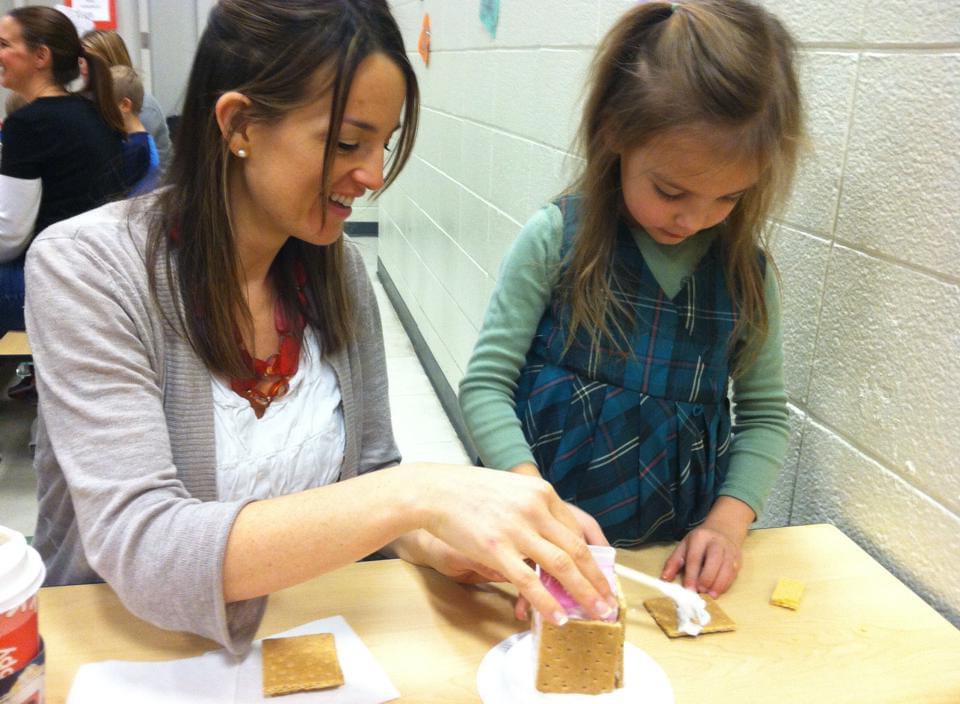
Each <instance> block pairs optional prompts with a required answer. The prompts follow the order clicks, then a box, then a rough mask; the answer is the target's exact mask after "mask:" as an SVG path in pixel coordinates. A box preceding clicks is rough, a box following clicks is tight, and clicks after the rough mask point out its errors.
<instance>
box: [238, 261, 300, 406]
mask: <svg viewBox="0 0 960 704" xmlns="http://www.w3.org/2000/svg"><path fill="white" fill-rule="evenodd" d="M294 276H295V277H296V280H297V299H298V302H299V303H300V305H301V306H302V307H303V306H306V303H307V297H306V295H304V293H303V286H304V283H305V282H306V275H305V274H304V271H303V265H302V264H300V262H297V263H296V264H295V265H294ZM273 320H274V325H275V326H276V328H277V334H278V336H279V337H280V346H279V349H278V350H277V353H276V354H274V355H271V356H269V357H267V359H255V358H254V357H253V355H251V354H250V353H249V352H248V351H247V348H246V346H245V345H244V344H243V338H241V337H240V335H239V333H238V334H237V342H238V343H239V345H240V354H241V355H242V356H243V363H244V365H246V366H247V367H248V368H249V369H250V370H251V371H252V372H253V376H250V377H245V378H243V379H231V380H230V388H231V389H233V390H234V391H235V392H237V393H238V394H240V395H241V396H243V397H244V398H245V399H247V401H249V402H250V406H251V407H252V408H253V412H254V413H255V414H256V415H257V418H262V417H263V414H264V413H266V411H267V408H268V407H269V406H270V404H271V403H273V400H274V399H276V398H279V397H281V396H283V395H284V394H285V393H287V391H288V390H289V389H290V379H291V377H293V375H294V374H296V373H297V368H298V367H299V366H300V349H301V346H302V339H303V328H304V325H305V323H304V319H303V314H302V313H298V314H297V316H296V319H295V320H294V325H290V321H288V320H287V315H286V313H285V312H284V309H283V302H282V301H280V300H279V299H278V300H277V304H276V306H275V308H274V310H273Z"/></svg>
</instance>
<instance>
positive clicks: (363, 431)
mask: <svg viewBox="0 0 960 704" xmlns="http://www.w3.org/2000/svg"><path fill="white" fill-rule="evenodd" d="M418 102H419V99H418V90H417V84H416V79H415V76H414V73H413V69H412V68H411V66H410V64H409V62H408V60H407V57H406V53H405V51H404V47H403V42H402V38H401V36H400V32H399V30H398V28H397V26H396V23H395V21H394V20H393V18H392V17H391V15H390V13H389V10H388V7H387V3H386V1H385V0H348V1H345V0H336V1H334V0H323V1H321V0H222V2H220V3H219V4H218V5H217V6H216V7H215V8H214V10H213V11H212V13H211V15H210V19H209V23H208V25H207V28H206V30H205V32H204V34H203V36H202V38H201V40H200V45H199V48H198V50H197V55H196V58H195V60H194V64H193V69H192V71H191V75H190V79H189V84H188V87H187V93H186V98H185V103H184V110H183V117H182V120H183V122H182V124H183V127H184V129H182V130H179V131H178V133H177V137H176V140H177V141H176V148H175V150H174V160H173V163H172V166H171V173H170V175H169V182H170V186H169V188H167V189H162V190H161V191H160V192H159V193H157V194H155V195H152V196H147V197H144V198H138V199H134V200H131V201H128V202H127V203H118V204H113V205H109V206H106V207H104V208H101V209H99V210H97V211H94V212H91V213H87V214H85V215H83V216H81V217H79V218H75V219H73V220H71V221H69V222H67V223H63V224H62V225H60V226H58V227H55V228H52V229H51V230H50V231H48V232H47V233H44V236H43V237H41V238H40V239H39V240H38V241H37V242H36V243H35V245H34V246H33V247H32V248H31V252H30V255H29V258H28V262H27V277H28V281H29V285H30V291H31V295H30V297H29V299H28V302H27V322H28V326H29V327H28V331H29V333H30V335H31V344H32V346H33V350H34V355H35V356H36V358H37V362H38V368H39V369H41V370H42V372H43V375H42V377H41V378H40V380H39V384H38V387H39V394H40V416H41V418H42V423H41V427H40V429H39V443H38V447H37V454H36V461H35V466H36V469H37V472H38V475H39V482H40V519H39V522H38V526H37V530H36V536H35V542H34V544H35V545H36V547H37V549H38V550H39V551H40V552H41V554H42V555H43V556H44V560H45V563H46V565H47V577H48V581H47V583H48V584H65V583H75V582H88V581H95V580H98V579H104V580H106V581H107V582H108V583H109V584H110V585H111V586H112V587H113V588H114V590H116V592H117V593H118V594H119V596H120V598H121V599H122V600H123V602H124V603H125V604H126V606H127V607H128V608H130V609H131V610H132V611H133V612H135V613H137V614H139V615H140V616H141V617H142V618H145V619H147V620H149V621H151V622H153V623H155V624H158V625H160V626H163V627H166V628H171V629H178V630H187V631H192V632H195V633H199V634H201V635H204V636H206V637H208V638H212V639H215V640H217V641H219V642H221V643H223V644H224V645H225V646H226V647H227V648H228V649H229V650H231V651H233V652H240V651H243V650H244V649H245V648H247V647H248V646H249V643H250V640H251V638H252V636H253V634H254V632H255V630H256V628H257V625H258V623H259V620H260V617H261V615H262V613H263V608H264V598H263V597H264V596H265V595H267V594H269V593H271V592H273V591H276V590H278V589H283V588H285V587H288V586H291V585H293V584H296V583H298V582H301V581H303V580H305V579H309V578H311V577H313V576H315V575H317V574H320V573H322V572H325V571H328V570H331V569H335V568H336V567H339V566H341V565H344V564H347V563H349V562H351V561H354V560H356V559H359V558H361V557H363V556H364V555H367V554H369V553H372V552H374V551H376V550H378V549H380V548H382V547H384V546H389V549H392V550H394V551H395V552H396V554H398V555H400V556H402V557H405V558H406V559H408V560H411V561H414V562H417V563H420V564H427V565H431V566H433V567H435V568H436V569H438V570H439V571H441V572H444V573H446V574H449V575H452V576H456V577H458V578H461V579H474V580H476V579H483V578H499V577H500V576H502V577H503V578H505V579H507V580H509V581H511V582H513V583H514V584H516V585H517V587H518V588H519V589H520V591H521V592H522V593H523V594H524V595H526V596H528V597H529V599H530V600H531V602H532V604H533V605H534V607H535V608H537V609H539V610H540V611H541V612H542V613H544V614H545V615H546V616H547V617H549V618H554V619H555V620H560V621H562V620H565V617H564V615H563V612H562V611H561V610H560V608H559V605H558V604H557V602H556V601H555V600H554V599H553V598H552V597H551V596H550V595H549V594H548V593H547V592H546V591H545V590H544V589H543V587H542V585H541V584H540V582H539V580H538V579H537V578H536V576H535V574H534V572H533V570H532V569H531V568H530V567H529V565H528V563H527V562H526V560H528V559H529V560H533V561H536V562H539V563H541V564H548V565H550V566H551V569H552V570H553V571H554V572H555V573H556V574H557V576H558V577H559V578H560V579H561V581H562V582H563V583H564V584H565V585H566V586H567V588H568V589H569V591H570V592H571V593H572V594H573V595H574V596H575V597H576V598H577V599H578V600H579V601H580V602H581V603H583V604H585V605H587V607H588V608H589V609H590V611H591V613H595V614H596V615H598V616H599V615H600V614H603V613H606V612H608V610H609V608H610V607H609V603H608V601H609V599H610V598H611V595H610V591H609V587H608V586H607V584H606V582H605V580H604V579H603V577H602V575H601V574H600V573H599V571H598V569H597V567H596V565H595V564H594V563H593V561H592V559H591V558H590V556H589V551H588V550H587V548H586V545H585V542H584V540H583V538H582V537H581V531H580V529H579V527H578V525H577V522H576V519H575V518H574V517H573V516H572V514H571V513H570V511H569V509H568V508H567V507H566V506H565V505H564V504H563V503H562V502H561V501H560V500H559V498H558V497H557V496H556V494H555V493H554V492H553V491H552V489H550V487H549V485H547V484H546V483H545V482H543V481H541V480H539V479H534V478H531V477H520V476H506V475H502V474H500V473H496V472H493V471H477V470H475V469H471V468H468V467H448V466H428V465H417V464H408V465H398V463H399V459H400V458H399V455H398V453H397V449H396V445H395V443H394V440H393V436H392V432H391V424H390V416H389V408H388V403H387V392H386V372H385V363H384V356H383V342H382V337H381V331H380V323H379V318H378V315H377V308H376V303H375V300H374V296H373V293H372V290H371V286H370V283H369V281H368V279H367V277H366V274H365V271H364V268H363V265H362V262H361V260H360V256H359V254H358V252H357V251H356V249H355V248H354V247H353V246H351V245H350V244H349V243H345V242H344V241H343V239H342V236H341V235H342V229H343V221H344V220H345V219H346V218H347V216H348V215H349V214H350V203H351V202H352V201H353V199H354V198H356V197H359V196H361V195H363V194H364V193H365V192H366V191H379V190H380V189H381V188H383V187H384V186H385V185H387V184H388V183H389V182H390V181H391V180H392V179H393V178H394V177H395V175H396V173H397V172H398V170H399V169H400V168H401V167H402V166H403V164H404V162H405V161H406V159H407V157H408V156H409V154H410V150H411V148H412V144H413V140H414V134H415V130H416V121H417V111H418ZM401 113H402V120H401ZM395 132H399V135H398V136H397V137H396V138H395V139H393V138H392V135H394V133H395ZM388 143H391V144H392V147H391V148H392V151H390V152H389V157H390V158H389V159H387V161H388V162H389V167H390V168H389V170H388V171H387V174H386V175H385V174H384V161H385V150H386V149H387V145H388ZM54 310H56V312H55V313H54V312H53V311H54ZM54 318H55V319H54ZM374 470H378V471H374Z"/></svg>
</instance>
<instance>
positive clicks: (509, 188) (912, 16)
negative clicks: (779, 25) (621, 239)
mask: <svg viewBox="0 0 960 704" xmlns="http://www.w3.org/2000/svg"><path fill="white" fill-rule="evenodd" d="M631 4H632V3H631V2H629V0H565V1H564V2H550V3H547V2H542V1H541V0H503V2H502V7H501V17H500V27H499V31H498V34H497V38H496V39H491V38H490V37H489V35H487V34H486V32H485V31H484V30H483V28H482V26H481V24H480V22H479V19H478V16H477V14H478V5H479V1H478V0H423V1H421V0H396V1H395V2H394V3H393V5H394V11H395V13H396V16H397V18H398V20H399V22H400V24H401V27H402V29H403V31H404V35H405V39H406V42H407V46H408V47H409V48H410V49H411V57H412V59H413V61H414V64H415V66H416V67H417V72H418V76H419V78H420V80H421V87H422V91H423V105H424V108H423V114H422V120H423V122H422V129H421V133H420V134H421V136H420V139H419V142H418V145H417V150H416V156H415V158H414V159H413V161H412V163H411V164H410V165H409V167H408V168H407V170H406V171H405V172H404V174H403V175H402V176H401V179H400V181H399V182H398V183H397V185H396V186H395V187H394V188H393V189H392V190H391V191H389V192H388V193H387V194H385V195H384V196H383V198H381V199H380V201H379V221H380V232H381V240H380V257H381V260H382V264H383V267H384V268H385V270H386V271H387V273H388V274H389V276H390V277H391V278H392V280H393V281H394V283H395V284H396V286H397V289H398V291H399V292H400V295H401V296H402V297H403V300H404V302H405V304H406V305H407V307H408V308H409V309H410V311H411V313H412V315H413V318H414V319H415V322H416V324H417V325H418V327H419V329H420V332H421V334H422V335H423V336H424V338H425V340H426V342H427V345H428V346H429V349H430V352H431V353H432V354H433V356H434V357H435V359H436V360H437V362H438V363H439V366H440V368H441V369H442V370H443V373H444V375H445V379H446V381H447V382H448V383H449V384H450V385H451V386H452V387H453V388H454V389H455V388H456V386H457V384H458V383H459V381H460V378H461V377H462V375H463V370H464V368H465V366H466V363H467V360H468V358H469V355H470V352H471V349H472V346H473V343H474V341H475V339H476V335H477V330H478V328H479V326H480V324H481V321H482V316H483V312H484V309H485V306H486V302H487V299H488V297H489V295H490V292H491V290H492V288H493V285H494V281H495V278H496V276H497V270H498V265H499V262H500V259H501V257H502V256H503V253H504V252H505V250H506V248H507V247H508V246H509V244H510V243H511V242H512V240H513V238H514V237H515V236H516V233H517V231H518V230H519V228H520V226H521V224H522V223H523V222H524V221H525V220H526V219H527V218H528V217H529V215H530V214H531V213H532V212H533V211H534V210H535V209H536V208H537V207H538V205H540V204H541V203H542V202H544V201H545V200H546V199H548V198H549V197H550V196H551V195H553V194H554V193H556V192H557V191H559V190H560V189H561V187H562V186H563V185H564V183H565V182H566V179H567V175H568V174H569V172H570V168H571V166H572V165H573V162H574V160H575V157H573V156H571V155H570V154H569V145H570V142H571V140H572V137H573V130H574V128H575V125H576V121H577V118H578V102H579V99H580V96H581V92H582V85H583V76H584V70H585V68H586V66H587V63H588V61H589V59H590V56H591V54H592V51H593V48H594V47H595V45H596V43H597V41H598V39H599V37H602V35H603V33H604V32H605V31H606V29H607V28H608V27H609V26H610V24H611V23H612V22H613V21H614V19H615V18H616V17H617V15H618V14H619V13H621V12H622V11H623V10H624V9H626V8H627V7H629V6H630V5H631ZM766 5H767V6H768V7H769V8H770V9H771V10H772V11H774V12H776V13H777V14H778V15H779V16H780V17H782V18H783V19H784V21H785V22H786V23H787V24H788V25H789V26H790V28H791V29H792V30H793V31H794V33H795V35H796V36H797V38H798V39H799V40H800V42H801V45H802V56H801V59H802V81H803V86H804V90H805V95H806V100H807V106H808V112H809V123H810V132H811V136H812V138H813V150H812V151H811V153H810V154H809V155H808V156H807V157H806V158H805V160H804V163H803V168H802V173H801V176H800V178H799V182H798V184H797V188H796V190H795V193H794V196H793V198H792V201H791V203H790V207H789V208H788V210H787V212H786V214H785V216H784V221H783V222H782V223H781V227H780V228H779V230H778V232H777V234H776V235H775V237H774V240H773V253H774V255H775V257H776V261H777V262H778V264H779V266H780V269H781V273H782V277H783V289H784V318H785V355H786V363H787V375H786V376H787V387H788V391H789V396H790V409H791V416H792V418H791V422H792V428H793V433H792V438H791V446H790V451H789V453H788V457H787V463H786V467H785V470H784V472H783V474H782V476H781V478H780V481H779V484H778V486H777V488H776V490H775V492H774V495H773V496H772V498H771V500H770V504H769V507H768V511H767V513H766V515H765V516H764V517H763V520H762V525H786V524H801V523H810V522H820V521H826V522H831V523H834V524H836V525H838V526H839V527H840V528H842V529H843V530H844V531H845V532H846V533H847V534H848V535H850V536H851V537H852V538H854V539H855V540H856V541H857V542H858V543H860V545H862V546H863V547H864V548H865V549H866V550H867V551H868V552H870V553H871V554H873V555H874V556H875V557H877V558H878V559H879V560H880V561H881V562H883V563H884V564H885V565H886V566H887V567H888V568H889V569H890V570H891V571H893V572H894V573H895V574H897V575H898V576H899V577H900V578H901V579H903V580H904V581H905V582H907V583H908V584H909V585H910V586H911V587H912V588H913V589H915V590H916V591H917V592H918V593H920V594H921V595H922V596H924V597H925V598H926V599H927V600H928V601H929V602H930V603H932V604H933V605H934V606H936V607H937V608H938V609H939V610H940V611H941V612H942V613H944V614H945V615H946V616H947V617H948V618H950V619H951V620H952V621H953V622H954V623H956V624H958V625H960V582H958V580H957V579H956V577H955V572H956V570H955V569H954V568H953V567H952V565H955V564H956V562H957V561H958V558H960V459H958V457H960V431H958V426H960V404H958V403H957V401H956V392H955V390H954V384H957V383H960V266H958V265H960V160H958V156H957V154H958V152H957V146H956V145H957V144H958V143H960V3H954V2H937V1H936V0H918V1H917V2H911V3H905V2H899V1H896V0H879V1H874V2H866V0H849V1H848V2H843V3H837V2H833V1H832V0H766ZM424 12H429V13H430V17H431V20H432V25H433V36H432V42H433V53H432V55H431V61H430V66H429V68H426V67H424V66H423V63H422V61H421V60H420V58H419V56H417V55H416V53H415V52H413V49H414V48H415V46H416V39H417V34H418V32H419V27H420V22H421V18H422V15H423V13H424ZM948 565H949V566H950V567H947V566H948Z"/></svg>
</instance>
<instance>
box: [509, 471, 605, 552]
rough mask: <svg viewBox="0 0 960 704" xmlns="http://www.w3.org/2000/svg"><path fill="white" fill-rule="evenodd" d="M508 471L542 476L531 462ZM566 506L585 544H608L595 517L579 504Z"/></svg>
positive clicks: (530, 475)
mask: <svg viewBox="0 0 960 704" xmlns="http://www.w3.org/2000/svg"><path fill="white" fill-rule="evenodd" d="M510 471H511V472H513V473H514V474H525V475H526V476H528V477H536V478H537V479H541V478H542V477H541V474H540V470H539V469H537V465H535V464H533V463H531V462H521V463H520V464H518V465H516V466H515V467H511V468H510ZM567 507H568V508H569V509H570V511H572V512H573V517H574V518H576V519H577V525H579V526H580V534H581V535H582V536H583V539H584V540H586V541H587V545H604V546H609V545H610V543H609V542H607V536H605V535H604V534H603V529H602V528H601V527H600V524H599V523H597V519H595V518H594V517H593V516H591V515H590V514H589V513H587V512H586V511H584V510H583V509H582V508H580V507H579V506H574V505H573V504H571V503H567Z"/></svg>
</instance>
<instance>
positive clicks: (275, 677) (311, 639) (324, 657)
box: [263, 633, 343, 697]
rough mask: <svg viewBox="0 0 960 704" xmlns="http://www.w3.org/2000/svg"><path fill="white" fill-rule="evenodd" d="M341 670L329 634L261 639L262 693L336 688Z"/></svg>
mask: <svg viewBox="0 0 960 704" xmlns="http://www.w3.org/2000/svg"><path fill="white" fill-rule="evenodd" d="M342 684H343V672H342V671H341V670H340V661H339V660H338V659H337V645H336V642H335V641H334V638H333V634H332V633H316V634H313V635H308V636H291V637H289V638H265V639H264V641H263V695H264V696H265V697H274V696H276V695H278V694H292V693H293V692H310V691H313V690H316V689H328V688H330V687H339V686H340V685H342Z"/></svg>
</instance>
